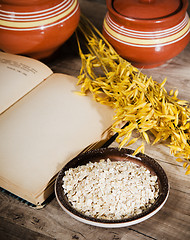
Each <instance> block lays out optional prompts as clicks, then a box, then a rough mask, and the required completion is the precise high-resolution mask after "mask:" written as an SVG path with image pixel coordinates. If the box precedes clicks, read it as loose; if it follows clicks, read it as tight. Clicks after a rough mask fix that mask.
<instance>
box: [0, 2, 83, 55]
mask: <svg viewBox="0 0 190 240" xmlns="http://www.w3.org/2000/svg"><path fill="white" fill-rule="evenodd" d="M79 18H80V9H79V3H78V0H54V1H52V0H30V1H26V0H2V1H1V15H0V22H1V24H0V36H1V37H0V49H1V50H3V51H5V52H9V53H14V54H23V55H28V56H31V57H33V58H37V59H41V58H46V57H49V56H50V55H51V54H52V53H53V52H54V51H55V50H56V49H57V48H58V47H59V46H61V45H62V44H63V43H64V42H65V41H66V40H67V39H68V38H69V37H70V36H71V35H72V34H73V32H74V31H75V29H76V27H77V25H78V22H79Z"/></svg>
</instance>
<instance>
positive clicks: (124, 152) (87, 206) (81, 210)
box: [55, 148, 169, 228]
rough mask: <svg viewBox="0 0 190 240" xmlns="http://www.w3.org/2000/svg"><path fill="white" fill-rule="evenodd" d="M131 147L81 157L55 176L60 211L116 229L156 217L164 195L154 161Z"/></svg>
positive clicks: (163, 181) (165, 187) (164, 178)
mask: <svg viewBox="0 0 190 240" xmlns="http://www.w3.org/2000/svg"><path fill="white" fill-rule="evenodd" d="M132 154H133V151H132V150H130V149H121V150H119V149H117V148H100V149H96V150H92V151H88V152H86V153H82V154H80V155H79V156H77V157H75V158H74V159H72V160H71V161H69V162H68V163H67V164H66V165H65V166H64V167H63V168H62V170H61V171H60V172H59V174H58V177H57V179H56V183H55V195H56V198H57V201H58V203H59V205H60V206H61V208H62V209H63V210H64V211H66V212H67V213H68V214H69V215H70V216H72V217H73V218H75V219H76V220H78V221H81V222H83V223H86V224H90V225H94V226H98V227H106V228H118V227H126V226H131V225H134V224H137V223H140V222H142V221H145V220H146V219H148V218H150V217H152V216H153V215H154V214H156V213H157V212H158V211H159V210H160V209H161V208H162V207H163V206H164V204H165V202H166V200H167V198H168V195H169V184H168V178H167V175H166V173H165V172H164V170H163V168H162V167H161V166H160V165H159V164H158V162H157V161H155V160H154V159H152V158H150V157H149V156H147V155H144V154H138V155H137V156H133V155H132Z"/></svg>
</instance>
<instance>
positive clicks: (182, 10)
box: [106, 0, 188, 24]
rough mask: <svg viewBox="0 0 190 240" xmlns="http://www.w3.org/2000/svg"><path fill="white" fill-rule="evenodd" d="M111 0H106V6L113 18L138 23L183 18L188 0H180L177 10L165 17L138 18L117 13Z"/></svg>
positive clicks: (156, 22)
mask: <svg viewBox="0 0 190 240" xmlns="http://www.w3.org/2000/svg"><path fill="white" fill-rule="evenodd" d="M113 1H114V0H106V4H107V8H108V11H109V13H110V14H111V15H112V16H114V18H115V19H118V20H119V21H120V22H122V23H124V22H126V21H128V22H129V21H130V22H135V23H139V24H153V23H154V24H158V23H159V24H160V23H163V24H164V23H167V22H169V21H170V22H171V21H176V20H177V21H180V19H181V18H184V16H185V13H186V11H187V7H188V0H181V2H182V7H181V8H180V9H179V11H178V12H174V14H172V15H169V16H166V17H160V18H155V19H139V18H131V17H127V16H124V15H122V14H119V13H118V12H117V11H116V10H115V9H114V7H113Z"/></svg>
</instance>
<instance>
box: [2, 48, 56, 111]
mask: <svg viewBox="0 0 190 240" xmlns="http://www.w3.org/2000/svg"><path fill="white" fill-rule="evenodd" d="M51 74H52V71H51V69H50V68H48V66H46V65H45V64H43V63H41V62H40V61H38V60H35V59H32V58H28V57H23V56H19V55H14V54H9V53H3V52H0V114H1V113H2V112H3V111H5V110H6V109H7V108H9V107H10V106H11V105H12V104H14V103H15V102H16V101H18V100H19V99H20V98H21V97H23V96H24V95H25V94H26V93H28V92H29V91H30V90H31V89H33V88H34V87H35V86H37V85H38V84H39V83H40V82H42V81H43V80H44V79H45V78H47V77H48V76H50V75H51Z"/></svg>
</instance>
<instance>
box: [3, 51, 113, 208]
mask: <svg viewBox="0 0 190 240" xmlns="http://www.w3.org/2000/svg"><path fill="white" fill-rule="evenodd" d="M76 83H77V79H76V78H75V77H72V76H68V75H64V74H54V73H53V72H52V71H51V70H50V69H49V68H48V67H47V66H46V65H45V64H43V63H41V62H40V61H37V60H34V59H31V58H27V57H23V56H18V55H12V54H8V53H2V52H0V187H2V188H4V189H6V190H8V191H9V192H11V193H13V194H15V195H17V196H19V197H21V198H23V199H25V200H27V201H29V202H31V203H33V204H35V205H41V204H42V203H43V202H44V201H45V200H46V199H47V197H48V196H49V195H50V194H51V193H52V192H53V184H54V180H55V177H56V175H57V173H58V172H59V171H60V169H61V168H62V167H63V165H64V164H65V163H66V162H67V161H69V160H70V159H72V158H73V157H75V156H76V155H77V154H79V153H80V152H81V151H83V150H84V149H90V148H92V147H93V146H95V144H96V143H104V142H105V141H106V139H108V138H109V137H110V131H109V127H110V126H111V124H112V117H113V110H112V109H111V108H109V107H107V106H104V105H101V104H99V103H97V102H95V101H94V100H93V99H92V97H91V96H79V95H77V94H76V93H75V92H76V91H80V87H78V86H77V84H76ZM88 146H89V147H88Z"/></svg>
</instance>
